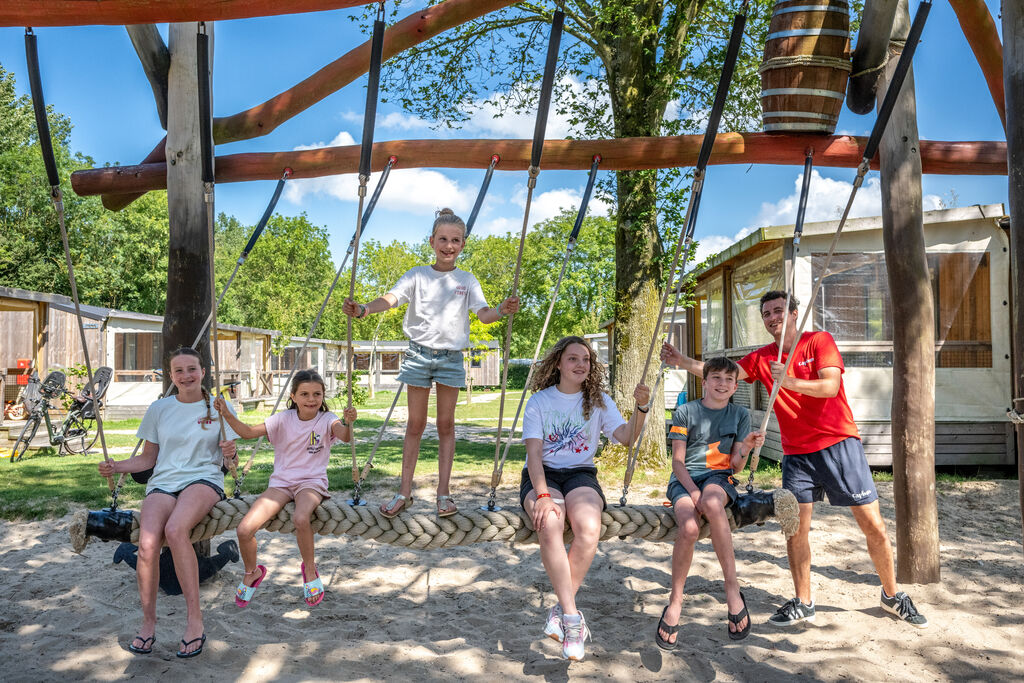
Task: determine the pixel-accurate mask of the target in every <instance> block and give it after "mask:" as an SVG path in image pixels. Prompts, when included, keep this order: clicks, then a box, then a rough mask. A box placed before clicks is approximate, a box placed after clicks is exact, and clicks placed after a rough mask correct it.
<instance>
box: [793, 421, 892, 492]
mask: <svg viewBox="0 0 1024 683" xmlns="http://www.w3.org/2000/svg"><path fill="white" fill-rule="evenodd" d="M782 486H783V488H786V489H789V490H790V491H792V492H793V495H794V496H796V500H797V502H798V503H816V502H818V501H820V500H824V499H825V494H828V502H829V504H830V505H838V506H842V507H854V506H857V505H867V504H868V503H872V502H874V501H876V500H878V492H877V491H876V490H875V482H874V480H873V479H872V478H871V468H870V467H868V459H867V457H866V456H865V455H864V446H863V444H861V441H860V439H858V438H857V437H855V436H851V437H847V438H846V439H843V440H842V441H840V442H839V443H836V444H832V445H831V446H829V447H828V448H823V449H821V450H820V451H816V452H814V453H805V454H801V455H787V456H784V457H783V458H782Z"/></svg>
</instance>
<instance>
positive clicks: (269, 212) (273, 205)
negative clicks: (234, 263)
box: [222, 168, 292, 296]
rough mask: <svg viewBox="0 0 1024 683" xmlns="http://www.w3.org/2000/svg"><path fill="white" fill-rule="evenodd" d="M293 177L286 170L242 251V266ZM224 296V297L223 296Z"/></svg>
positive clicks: (239, 259) (288, 169) (289, 170)
mask: <svg viewBox="0 0 1024 683" xmlns="http://www.w3.org/2000/svg"><path fill="white" fill-rule="evenodd" d="M291 175H292V169H290V168H286V169H284V174H283V175H282V176H281V179H280V180H278V181H277V187H275V188H274V195H273V196H272V197H271V198H270V203H269V204H267V210H266V211H264V212H263V216H261V217H260V222H259V223H257V224H256V228H255V229H254V230H253V231H252V235H250V236H249V241H248V242H247V243H246V245H245V248H244V249H242V254H241V255H240V256H239V257H238V263H239V265H241V264H242V263H244V262H245V259H246V258H248V256H249V252H250V251H252V248H253V247H255V246H256V240H258V239H259V238H260V235H262V234H263V229H264V228H266V227H267V222H268V221H270V217H271V216H273V215H274V209H275V208H277V200H279V199H280V198H281V192H282V191H283V190H284V183H285V181H286V180H288V178H290V177H291ZM222 296H223V295H222Z"/></svg>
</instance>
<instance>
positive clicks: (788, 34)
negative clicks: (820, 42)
mask: <svg viewBox="0 0 1024 683" xmlns="http://www.w3.org/2000/svg"><path fill="white" fill-rule="evenodd" d="M805 36H836V37H839V38H849V37H850V32H849V31H848V30H846V29H844V28H795V29H791V30H789V31H776V32H775V33H769V34H768V38H767V40H776V39H778V38H802V37H805Z"/></svg>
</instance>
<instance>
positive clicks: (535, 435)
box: [519, 337, 651, 660]
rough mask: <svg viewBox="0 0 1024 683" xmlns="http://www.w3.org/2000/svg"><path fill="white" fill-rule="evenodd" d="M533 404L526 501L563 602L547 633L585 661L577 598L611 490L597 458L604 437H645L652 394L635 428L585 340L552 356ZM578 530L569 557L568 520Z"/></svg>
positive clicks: (639, 391)
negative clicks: (599, 472)
mask: <svg viewBox="0 0 1024 683" xmlns="http://www.w3.org/2000/svg"><path fill="white" fill-rule="evenodd" d="M530 388H531V389H532V390H533V391H534V392H535V393H534V394H533V396H531V397H530V400H529V401H528V402H527V403H526V413H525V416H524V418H523V442H524V443H525V444H526V467H524V468H523V477H522V483H521V484H520V486H519V501H520V503H522V505H523V509H524V510H525V511H526V514H528V515H529V516H530V519H531V520H532V522H533V528H534V529H536V530H537V535H538V537H539V538H540V557H541V561H542V562H543V563H544V570H545V571H546V572H547V574H548V578H549V579H550V580H551V586H552V588H553V589H554V591H555V596H556V597H557V598H558V602H557V603H555V606H554V607H552V608H551V609H550V610H549V611H548V616H547V622H546V624H545V626H544V635H546V636H548V637H549V638H553V639H554V640H557V641H560V642H561V643H562V657H564V658H565V659H571V660H581V659H583V641H584V640H585V639H586V638H588V637H590V629H589V628H587V624H586V621H584V619H583V614H582V613H580V611H579V610H578V609H576V592H577V591H578V590H579V588H580V585H582V583H583V579H584V577H585V576H586V575H587V570H588V569H590V563H591V562H592V561H593V559H594V554H595V553H596V552H597V540H598V538H599V537H600V535H601V512H602V511H603V510H604V508H605V498H604V492H603V491H601V485H600V484H599V483H598V481H597V468H596V467H594V453H595V451H596V450H597V447H598V444H599V443H600V437H601V434H602V433H604V434H605V435H606V436H608V437H609V438H610V440H611V441H612V443H623V444H629V443H630V442H631V439H632V438H637V437H639V436H640V433H641V432H642V431H643V425H644V418H646V417H647V411H648V410H649V409H650V406H649V404H648V402H649V401H650V397H651V392H650V389H648V388H647V387H646V386H644V385H643V384H638V385H637V387H636V389H635V390H634V391H633V397H634V398H635V399H636V401H637V404H638V406H639V407H638V409H637V410H636V411H635V412H634V413H633V416H632V417H631V418H630V420H629V422H628V423H627V422H626V421H625V420H624V419H623V418H622V415H621V414H620V413H619V409H618V408H616V406H615V403H614V402H613V401H612V399H611V397H610V396H609V395H608V394H606V393H605V391H604V367H603V366H602V365H601V363H600V361H598V360H597V358H596V357H595V355H594V350H593V349H592V348H591V347H590V344H588V343H587V340H585V339H583V338H582V337H564V338H563V339H561V340H559V341H558V342H557V343H556V344H555V345H554V346H553V347H552V348H551V349H550V350H549V351H548V352H547V355H545V356H544V359H543V360H542V361H541V362H540V365H539V367H538V368H537V373H536V375H535V377H534V380H533V382H532V383H531V386H530ZM566 517H568V520H569V524H570V525H571V527H572V532H573V541H572V543H571V544H570V545H569V550H568V552H567V551H566V549H565V544H564V542H563V535H564V533H565V518H566Z"/></svg>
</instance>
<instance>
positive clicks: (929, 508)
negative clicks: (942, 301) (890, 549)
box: [878, 0, 939, 583]
mask: <svg viewBox="0 0 1024 683" xmlns="http://www.w3.org/2000/svg"><path fill="white" fill-rule="evenodd" d="M909 30H910V14H909V12H908V10H907V0H900V3H899V8H898V9H897V11H896V20H895V22H894V23H893V27H892V37H891V39H892V42H891V43H890V44H889V61H888V62H887V63H886V68H885V73H884V74H883V75H882V77H881V78H880V79H879V88H878V104H879V107H881V104H882V100H883V99H884V98H885V96H886V90H887V89H888V84H889V82H890V80H891V79H892V75H893V72H895V71H896V64H897V62H898V61H899V58H900V54H901V53H902V52H903V45H904V43H905V42H906V39H907V33H908V31H909ZM918 148H919V141H918V132H917V98H916V95H915V90H914V70H913V67H911V69H910V71H908V72H907V77H906V80H905V81H904V82H903V87H902V88H901V89H900V92H899V97H898V98H897V100H896V106H895V107H894V108H893V111H892V117H891V118H890V119H889V124H888V126H887V128H886V130H885V134H884V135H883V136H882V143H881V145H880V147H879V152H878V155H879V159H880V161H881V165H882V183H881V189H882V243H883V244H884V246H885V269H886V271H887V273H888V279H889V291H890V292H899V296H894V297H891V301H892V326H893V337H892V348H893V364H892V376H893V387H892V410H891V411H890V412H891V414H892V472H893V495H894V498H895V504H896V560H897V563H896V577H897V579H898V580H899V581H901V582H904V583H937V582H938V581H939V514H938V508H937V507H936V502H935V318H934V304H933V301H932V286H931V276H930V275H929V272H928V255H927V253H926V250H925V240H924V213H923V209H922V201H921V155H920V154H919V153H918Z"/></svg>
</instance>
